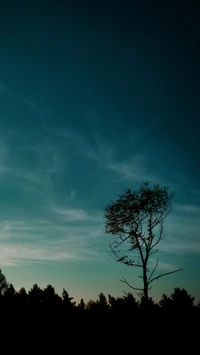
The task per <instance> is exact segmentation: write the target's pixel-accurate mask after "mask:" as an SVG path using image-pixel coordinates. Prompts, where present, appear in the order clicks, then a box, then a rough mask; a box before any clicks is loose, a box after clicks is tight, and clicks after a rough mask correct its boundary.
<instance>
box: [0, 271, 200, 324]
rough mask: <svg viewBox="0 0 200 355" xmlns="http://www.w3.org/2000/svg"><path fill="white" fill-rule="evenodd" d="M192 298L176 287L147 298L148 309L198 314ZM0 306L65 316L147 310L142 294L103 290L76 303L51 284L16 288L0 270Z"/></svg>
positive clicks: (129, 313)
mask: <svg viewBox="0 0 200 355" xmlns="http://www.w3.org/2000/svg"><path fill="white" fill-rule="evenodd" d="M194 300H195V298H194V297H193V296H192V295H190V294H189V293H188V292H187V291H186V290H185V289H180V288H178V287H177V288H175V289H174V291H173V293H172V294H171V295H170V296H167V295H166V294H163V295H162V297H161V299H160V300H159V301H158V302H155V301H153V299H152V298H149V299H148V310H150V311H153V312H155V313H158V312H163V311H167V312H170V311H173V313H174V312H176V311H182V312H188V311H189V312H193V313H194V312H196V313H200V302H199V303H198V304H195V303H194ZM0 306H4V307H6V306H8V307H10V306H15V307H16V308H17V307H18V306H19V307H20V309H22V308H21V306H24V307H27V308H28V307H29V308H30V309H31V308H34V309H36V310H37V309H38V310H40V311H41V310H42V309H46V308H47V307H49V306H50V307H51V308H53V309H54V311H55V310H57V311H64V312H65V313H66V315H70V316H74V317H76V316H83V317H93V316H94V317H100V318H102V317H103V318H104V317H109V316H116V317H119V316H121V317H129V316H130V315H131V314H133V315H136V314H138V312H142V311H143V310H146V309H147V304H146V300H145V298H144V297H142V298H141V299H139V300H137V299H136V298H135V297H134V295H133V294H132V293H124V295H123V296H122V297H114V296H111V295H110V294H109V295H108V297H106V296H105V295H104V294H103V293H100V294H99V295H98V298H97V300H89V301H88V302H85V301H84V300H83V299H81V300H80V302H78V303H77V302H76V301H75V300H74V298H73V297H71V296H69V294H68V292H67V291H66V289H65V288H63V291H62V294H61V295H58V294H57V293H56V291H55V288H54V287H53V286H52V285H47V286H46V287H45V288H44V289H41V288H40V287H39V286H38V285H37V284H34V285H33V287H32V288H31V289H30V290H29V291H28V292H27V291H26V289H25V288H24V287H22V288H21V289H20V290H18V291H16V290H15V288H14V286H13V285H12V284H9V283H8V282H7V280H6V277H5V275H4V274H3V273H2V271H1V270H0Z"/></svg>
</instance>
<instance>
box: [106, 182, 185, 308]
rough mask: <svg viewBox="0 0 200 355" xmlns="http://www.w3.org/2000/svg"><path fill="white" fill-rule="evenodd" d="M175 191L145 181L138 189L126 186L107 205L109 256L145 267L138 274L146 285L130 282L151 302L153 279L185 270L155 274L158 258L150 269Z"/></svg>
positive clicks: (124, 280)
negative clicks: (126, 187) (109, 236)
mask: <svg viewBox="0 0 200 355" xmlns="http://www.w3.org/2000/svg"><path fill="white" fill-rule="evenodd" d="M172 198H173V193H170V192H169V188H168V187H167V186H164V187H161V186H160V185H159V184H156V185H154V186H153V187H150V186H149V183H148V182H145V183H143V184H142V185H141V186H140V187H139V189H138V190H137V191H131V190H130V189H126V190H125V193H124V194H123V195H119V198H118V199H117V200H116V201H115V202H113V201H111V203H110V204H108V205H107V206H106V207H105V215H104V217H105V233H108V234H109V233H110V234H112V235H113V236H114V241H113V242H112V243H110V255H111V256H112V257H113V258H114V259H115V260H116V261H117V262H121V263H123V264H125V265H128V266H134V267H137V268H139V269H141V270H142V275H140V276H139V277H140V278H142V280H143V287H142V288H140V287H133V286H132V285H130V284H129V283H128V282H127V281H126V279H125V278H123V279H122V280H121V281H122V282H124V283H125V284H127V285H128V286H129V287H131V288H132V289H133V290H135V291H139V293H138V295H139V296H140V297H143V299H144V302H145V303H146V304H148V291H149V289H150V285H151V284H152V282H153V281H155V280H157V279H159V278H160V277H163V276H166V275H169V274H172V273H175V272H178V271H181V270H183V269H182V268H179V269H176V270H173V271H170V272H166V273H164V274H160V275H157V276H154V275H155V271H156V269H157V267H158V259H157V261H156V263H155V266H154V267H153V269H152V270H150V269H149V259H150V257H151V256H152V255H153V254H155V253H157V251H158V249H157V246H158V244H159V242H160V241H161V239H162V237H163V231H164V221H165V219H166V217H167V216H168V214H169V213H170V211H171V201H172Z"/></svg>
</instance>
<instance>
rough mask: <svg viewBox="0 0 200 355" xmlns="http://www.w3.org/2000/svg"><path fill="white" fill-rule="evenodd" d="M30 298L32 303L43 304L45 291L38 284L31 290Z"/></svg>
mask: <svg viewBox="0 0 200 355" xmlns="http://www.w3.org/2000/svg"><path fill="white" fill-rule="evenodd" d="M28 298H29V301H30V302H31V303H40V302H42V298H43V291H42V290H41V288H40V287H39V286H38V285H37V284H34V285H33V287H32V288H31V290H30V291H29V293H28Z"/></svg>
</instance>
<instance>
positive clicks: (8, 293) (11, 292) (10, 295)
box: [4, 284, 17, 303]
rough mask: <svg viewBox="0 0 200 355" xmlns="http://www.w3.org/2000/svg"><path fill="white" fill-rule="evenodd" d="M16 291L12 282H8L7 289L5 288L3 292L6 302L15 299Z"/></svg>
mask: <svg viewBox="0 0 200 355" xmlns="http://www.w3.org/2000/svg"><path fill="white" fill-rule="evenodd" d="M16 295H17V293H16V291H15V288H14V286H13V285H12V284H10V285H9V286H8V287H7V289H6V290H5V292H4V299H5V301H6V302H13V303H14V302H15V300H16Z"/></svg>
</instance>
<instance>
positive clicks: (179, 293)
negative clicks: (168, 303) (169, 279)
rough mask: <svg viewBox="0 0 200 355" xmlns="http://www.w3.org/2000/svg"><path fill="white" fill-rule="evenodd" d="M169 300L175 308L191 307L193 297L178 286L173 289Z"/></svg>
mask: <svg viewBox="0 0 200 355" xmlns="http://www.w3.org/2000/svg"><path fill="white" fill-rule="evenodd" d="M171 300H172V304H173V305H174V306H175V308H176V309H179V308H183V309H191V308H192V307H193V304H194V297H192V296H191V295H189V294H188V292H187V291H186V290H185V289H184V288H183V289H182V290H181V289H180V288H179V287H176V288H175V289H174V292H173V293H172V295H171Z"/></svg>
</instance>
